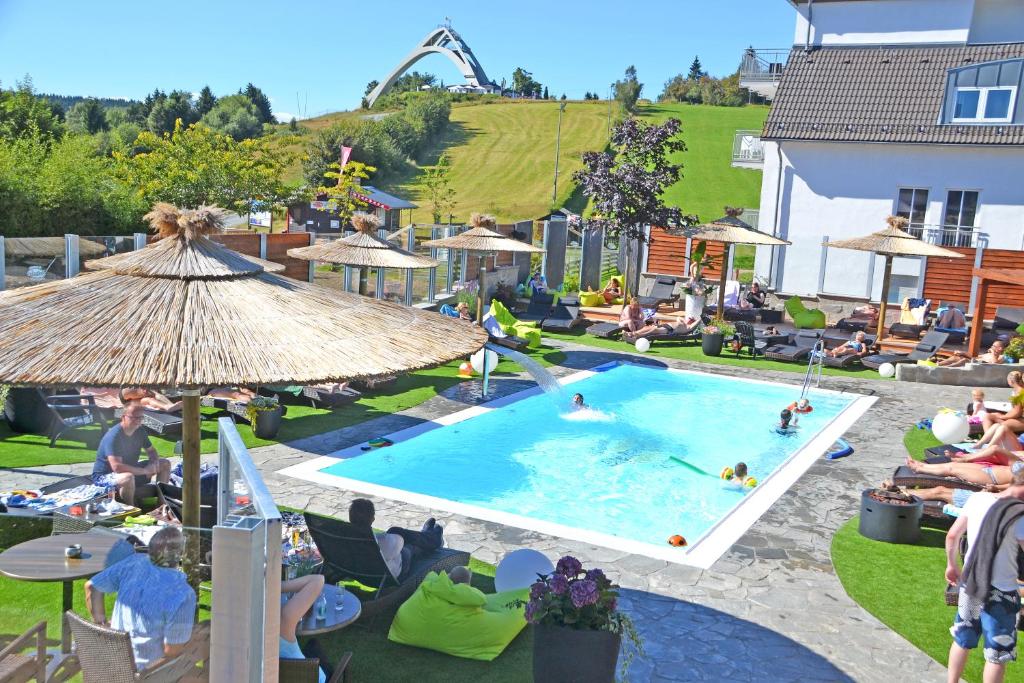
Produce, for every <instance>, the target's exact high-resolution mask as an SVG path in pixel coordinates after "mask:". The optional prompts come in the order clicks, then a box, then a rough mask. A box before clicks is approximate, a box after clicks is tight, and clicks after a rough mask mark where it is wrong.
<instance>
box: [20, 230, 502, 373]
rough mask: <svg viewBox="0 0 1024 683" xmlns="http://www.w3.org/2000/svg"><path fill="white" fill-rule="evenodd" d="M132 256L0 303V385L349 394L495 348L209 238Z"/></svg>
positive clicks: (476, 334)
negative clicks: (317, 386)
mask: <svg viewBox="0 0 1024 683" xmlns="http://www.w3.org/2000/svg"><path fill="white" fill-rule="evenodd" d="M185 218H188V215H187V214H186V215H185ZM133 255H134V256H136V257H137V258H136V259H134V260H132V261H130V262H127V263H126V262H124V261H122V262H119V263H116V264H115V265H114V267H108V268H105V269H103V270H100V271H98V272H92V273H86V274H84V275H80V276H78V277H75V278H71V279H68V280H61V281H57V282H47V283H44V284H40V285H36V286H32V287H23V288H19V289H14V290H10V291H6V292H0V382H2V383H10V384H37V385H73V384H80V385H91V386H129V385H130V386H136V385H137V386H148V387H178V388H183V389H189V388H198V387H205V386H218V385H233V384H280V383H288V384H293V383H296V384H297V383H303V384H305V383H315V382H321V381H342V380H346V379H354V378H363V377H375V376H381V375H388V374H394V373H398V372H404V371H409V370H413V369H417V368H422V367H429V366H432V365H437V364H440V363H444V362H447V361H449V360H453V359H455V358H459V357H464V356H466V355H468V354H470V353H472V352H474V351H476V350H477V349H479V348H480V347H481V346H482V345H483V344H484V342H485V341H486V340H487V335H486V333H485V332H484V331H483V330H481V329H480V328H478V327H475V326H473V325H469V324H467V323H465V322H463V321H460V320H457V319H452V318H446V317H443V316H441V315H439V314H436V313H432V312H428V311H421V310H418V309H415V308H407V307H405V306H401V305H398V304H393V303H389V302H385V301H379V300H376V299H369V298H367V297H363V296H359V295H357V294H349V293H346V292H338V291H335V290H330V289H326V288H321V287H319V286H316V285H312V284H309V283H305V282H299V281H296V280H291V279H289V278H285V277H283V276H280V275H275V274H271V273H267V272H263V271H262V270H261V269H260V268H259V265H258V264H257V263H256V262H254V261H253V260H252V259H247V258H244V257H241V256H240V255H238V254H236V253H234V252H232V251H231V250H229V249H227V247H224V246H223V245H220V244H217V243H215V242H212V241H210V240H209V239H208V238H207V237H205V234H204V233H203V232H202V231H198V232H194V233H189V232H186V231H185V230H181V231H179V232H178V233H177V234H174V235H168V236H167V237H165V238H164V239H163V240H160V241H159V242H157V243H155V244H153V245H151V246H149V247H147V248H146V249H143V250H140V251H138V252H134V253H133ZM110 260H113V259H104V261H110ZM98 263H99V262H98ZM167 263H170V264H171V265H167ZM106 265H109V264H106Z"/></svg>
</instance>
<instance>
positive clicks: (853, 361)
mask: <svg viewBox="0 0 1024 683" xmlns="http://www.w3.org/2000/svg"><path fill="white" fill-rule="evenodd" d="M827 335H828V333H827V332H826V336H825V337H823V339H824V340H825V345H826V348H828V347H829V346H831V344H829V341H836V342H839V343H838V344H836V345H835V346H834V347H833V348H838V347H840V346H842V345H843V344H845V343H846V342H847V341H849V340H848V339H843V340H839V339H836V338H835V337H829V336H827ZM874 343H875V337H874V335H866V336H865V339H864V350H863V351H861V352H860V353H847V354H844V355H842V356H838V357H836V358H833V357H832V356H827V355H826V356H823V357H822V359H821V362H822V364H823V365H824V366H825V367H828V368H849V367H852V366H854V365H860V362H861V360H862V359H863V358H865V357H867V356H869V355H871V352H870V351H868V349H869V348H871V345H872V344H874Z"/></svg>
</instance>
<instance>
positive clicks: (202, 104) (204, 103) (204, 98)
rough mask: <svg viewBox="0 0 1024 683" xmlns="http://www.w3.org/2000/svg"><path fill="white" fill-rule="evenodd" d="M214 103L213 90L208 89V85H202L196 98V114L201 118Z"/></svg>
mask: <svg viewBox="0 0 1024 683" xmlns="http://www.w3.org/2000/svg"><path fill="white" fill-rule="evenodd" d="M216 105H217V98H216V97H215V96H214V94H213V91H212V90H210V86H208V85H204V86H203V89H202V90H200V91H199V97H198V98H196V116H197V117H199V118H203V117H204V116H206V114H207V112H209V111H210V110H211V109H213V108H214V107H215V106H216Z"/></svg>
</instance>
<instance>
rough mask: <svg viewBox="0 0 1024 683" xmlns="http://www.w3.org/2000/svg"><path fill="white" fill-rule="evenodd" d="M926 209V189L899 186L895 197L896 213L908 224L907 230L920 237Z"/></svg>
mask: <svg viewBox="0 0 1024 683" xmlns="http://www.w3.org/2000/svg"><path fill="white" fill-rule="evenodd" d="M927 211H928V190H923V189H921V188H913V187H902V188H900V192H899V197H898V198H897V199H896V215H897V216H902V217H903V218H906V219H907V220H908V221H909V222H910V225H908V226H907V232H909V233H910V234H911V235H913V236H914V237H921V235H922V233H923V231H924V217H925V213H927Z"/></svg>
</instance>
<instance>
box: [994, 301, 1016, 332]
mask: <svg viewBox="0 0 1024 683" xmlns="http://www.w3.org/2000/svg"><path fill="white" fill-rule="evenodd" d="M1021 323H1024V308H1022V307H1019V306H996V317H995V320H994V321H993V323H992V327H993V328H995V329H997V330H1015V329H1017V326H1018V325H1020V324H1021Z"/></svg>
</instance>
